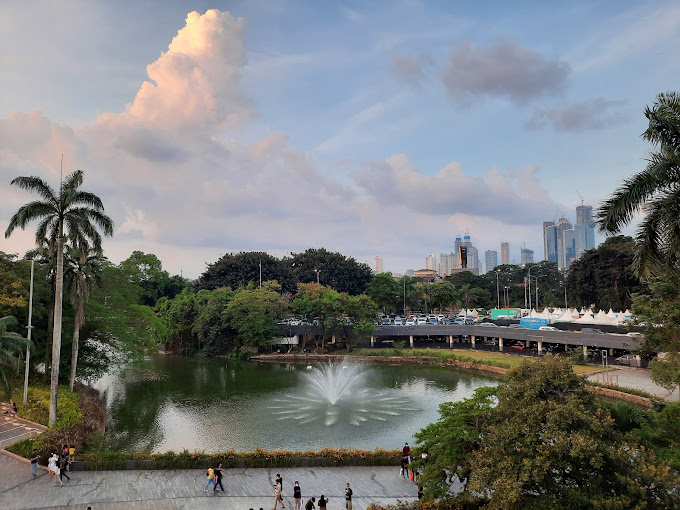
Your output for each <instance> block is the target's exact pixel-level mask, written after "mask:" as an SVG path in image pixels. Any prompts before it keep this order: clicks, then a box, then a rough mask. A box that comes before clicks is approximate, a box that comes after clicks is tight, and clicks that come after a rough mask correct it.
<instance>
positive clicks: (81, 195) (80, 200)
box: [71, 190, 104, 211]
mask: <svg viewBox="0 0 680 510" xmlns="http://www.w3.org/2000/svg"><path fill="white" fill-rule="evenodd" d="M71 204H73V205H75V204H82V205H86V206H89V207H91V208H94V209H96V210H98V211H104V204H103V203H102V200H101V198H99V197H98V196H97V195H95V194H94V193H90V192H88V191H80V190H78V192H77V193H75V194H74V195H73V197H72V201H71Z"/></svg>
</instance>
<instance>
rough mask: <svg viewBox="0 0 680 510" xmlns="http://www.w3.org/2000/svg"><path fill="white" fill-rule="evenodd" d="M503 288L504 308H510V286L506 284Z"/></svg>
mask: <svg viewBox="0 0 680 510" xmlns="http://www.w3.org/2000/svg"><path fill="white" fill-rule="evenodd" d="M503 288H504V289H505V292H504V297H505V308H510V287H508V286H507V285H506V286H504V287H503Z"/></svg>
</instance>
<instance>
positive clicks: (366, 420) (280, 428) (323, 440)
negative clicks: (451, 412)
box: [97, 357, 496, 451]
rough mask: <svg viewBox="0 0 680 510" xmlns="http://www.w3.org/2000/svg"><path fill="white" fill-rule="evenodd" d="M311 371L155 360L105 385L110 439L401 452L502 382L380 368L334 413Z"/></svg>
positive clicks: (118, 443)
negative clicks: (444, 407) (456, 405)
mask: <svg viewBox="0 0 680 510" xmlns="http://www.w3.org/2000/svg"><path fill="white" fill-rule="evenodd" d="M306 367H307V365H306V364H303V365H300V364H289V363H286V364H267V363H252V362H229V363H226V362H225V361H224V360H206V359H187V358H173V357H167V358H166V357H158V358H152V359H149V360H147V361H146V363H145V364H143V365H141V366H139V367H134V368H130V369H128V370H126V371H125V372H123V373H114V374H109V375H107V376H105V377H103V378H102V379H100V380H99V381H98V383H97V386H98V387H99V388H100V389H101V390H103V391H104V392H105V395H106V399H107V404H108V406H109V416H110V423H109V428H108V432H107V435H108V441H109V443H110V445H111V446H112V447H114V448H116V449H125V450H138V449H142V448H144V449H146V450H151V451H164V450H169V449H173V450H182V449H185V448H186V449H188V450H194V449H197V450H205V451H218V450H226V449H231V448H233V449H236V450H241V451H244V450H251V449H253V448H255V447H258V446H259V447H263V448H268V449H275V448H287V449H308V448H322V447H341V446H344V447H354V448H365V449H373V448H375V447H377V446H379V447H385V448H393V447H398V446H399V445H403V443H404V442H405V441H409V442H411V441H412V440H413V433H414V432H416V431H417V430H420V429H421V428H423V427H424V426H425V425H427V424H428V423H430V422H432V421H434V420H436V419H437V417H438V412H437V410H438V406H439V404H440V403H442V402H445V401H450V400H460V399H462V398H465V397H468V396H470V395H471V394H472V392H473V391H474V390H475V389H476V388H478V387H480V386H483V385H494V384H496V382H494V381H493V380H490V379H487V378H485V377H482V376H479V375H477V374H470V373H463V372H457V371H453V370H450V369H444V368H437V367H422V366H381V365H372V366H371V368H370V369H368V370H363V371H362V372H361V374H362V375H361V378H362V380H363V382H362V384H360V385H350V386H351V390H350V391H349V392H348V393H347V394H346V395H344V396H343V397H341V398H339V399H338V400H337V401H336V403H335V404H336V405H334V406H333V405H329V402H328V399H327V398H326V397H324V396H321V395H320V394H318V393H317V394H315V393H313V392H312V391H310V389H309V386H308V381H307V379H308V378H307V377H306V375H305V374H307V373H308V372H309V371H308V370H307V369H306ZM306 381H307V382H306ZM331 431H332V432H331Z"/></svg>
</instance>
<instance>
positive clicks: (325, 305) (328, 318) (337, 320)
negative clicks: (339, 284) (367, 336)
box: [290, 283, 345, 350]
mask: <svg viewBox="0 0 680 510" xmlns="http://www.w3.org/2000/svg"><path fill="white" fill-rule="evenodd" d="M340 300H341V295H340V293H339V292H337V291H336V290H334V289H332V288H330V287H326V286H325V285H320V284H318V283H300V284H299V285H298V291H297V294H295V298H294V299H293V301H292V302H291V304H290V308H291V310H292V312H293V313H294V314H296V315H298V316H299V317H302V318H304V319H305V320H306V321H307V322H309V323H314V324H318V326H319V327H320V328H321V349H322V350H323V349H324V348H325V345H326V333H327V332H328V331H329V330H332V329H338V328H341V327H342V326H343V324H344V323H345V318H344V311H343V308H342V306H341V302H340Z"/></svg>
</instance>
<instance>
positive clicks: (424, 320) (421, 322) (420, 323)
mask: <svg viewBox="0 0 680 510" xmlns="http://www.w3.org/2000/svg"><path fill="white" fill-rule="evenodd" d="M417 324H418V326H422V325H423V324H427V319H426V318H425V317H418V321H417Z"/></svg>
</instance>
